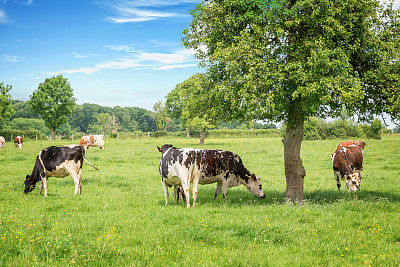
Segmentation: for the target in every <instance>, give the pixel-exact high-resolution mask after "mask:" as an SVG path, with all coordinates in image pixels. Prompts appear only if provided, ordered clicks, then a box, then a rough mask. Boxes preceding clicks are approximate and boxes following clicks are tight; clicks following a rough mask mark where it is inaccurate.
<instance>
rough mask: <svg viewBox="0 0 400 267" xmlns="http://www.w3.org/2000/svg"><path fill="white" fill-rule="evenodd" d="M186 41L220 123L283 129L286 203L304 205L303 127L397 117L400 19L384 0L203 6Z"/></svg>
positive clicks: (222, 0)
mask: <svg viewBox="0 0 400 267" xmlns="http://www.w3.org/2000/svg"><path fill="white" fill-rule="evenodd" d="M192 15H193V20H192V22H191V24H190V27H189V28H188V29H187V30H185V32H184V34H185V36H184V38H183V43H184V44H185V46H186V47H187V48H193V49H195V50H196V51H197V57H198V58H199V59H200V60H201V65H202V66H203V67H205V68H206V69H207V76H208V79H209V80H210V81H212V82H213V83H214V86H212V87H210V91H209V95H211V96H212V97H213V98H215V99H216V100H215V101H214V102H215V106H214V108H213V114H214V115H215V116H220V117H221V118H222V119H224V120H225V119H229V120H233V119H242V120H250V119H259V120H271V121H281V122H284V123H285V124H286V125H287V127H286V135H285V137H284V139H283V145H284V162H285V175H286V199H287V200H291V201H295V202H301V201H302V199H303V185H304V177H305V174H306V173H305V169H304V167H303V164H302V161H301V158H300V148H301V143H302V139H303V125H304V121H305V120H306V119H307V118H309V117H311V116H318V117H322V118H325V117H327V116H332V117H335V116H338V115H339V114H340V112H341V111H342V110H343V108H345V109H346V111H347V112H349V113H350V114H357V115H358V116H357V117H358V118H359V119H360V120H371V119H372V118H373V116H374V115H375V114H381V113H382V112H387V113H389V114H391V115H392V116H393V118H395V119H396V118H398V116H399V110H400V83H399V80H400V77H399V76H400V55H399V53H400V34H399V32H400V26H399V12H398V11H396V10H393V8H392V6H391V5H389V6H381V4H380V2H379V1H377V0H358V1H354V0H340V1H338V0H336V1H333V0H302V1H296V0H271V1H268V0H258V1H254V0H205V1H203V3H201V4H199V5H197V6H196V8H195V9H194V10H193V11H192Z"/></svg>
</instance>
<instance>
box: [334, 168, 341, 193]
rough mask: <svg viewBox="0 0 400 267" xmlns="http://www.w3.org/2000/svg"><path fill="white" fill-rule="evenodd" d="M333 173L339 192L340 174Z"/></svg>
mask: <svg viewBox="0 0 400 267" xmlns="http://www.w3.org/2000/svg"><path fill="white" fill-rule="evenodd" d="M334 175H335V179H336V185H337V188H338V191H339V192H340V174H339V173H338V172H334Z"/></svg>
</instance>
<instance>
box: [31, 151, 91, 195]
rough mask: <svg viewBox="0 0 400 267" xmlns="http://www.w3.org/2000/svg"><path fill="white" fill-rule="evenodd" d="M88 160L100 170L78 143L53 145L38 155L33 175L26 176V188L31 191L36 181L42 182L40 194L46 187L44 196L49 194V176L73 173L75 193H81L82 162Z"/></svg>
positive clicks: (62, 175)
mask: <svg viewBox="0 0 400 267" xmlns="http://www.w3.org/2000/svg"><path fill="white" fill-rule="evenodd" d="M83 160H85V161H86V163H88V164H89V165H90V166H92V167H93V168H95V169H96V170H98V168H97V167H96V166H94V165H93V164H91V163H90V162H89V161H87V160H86V158H85V150H84V149H83V147H81V146H78V145H70V146H58V147H57V146H51V147H48V148H45V149H43V150H42V151H40V152H39V154H38V155H37V157H36V162H35V166H34V167H33V171H32V174H31V175H27V176H26V180H25V190H24V193H25V194H27V193H29V192H31V191H32V190H33V189H34V188H35V185H36V183H38V182H42V183H41V184H40V191H39V194H41V193H42V189H43V187H44V196H45V197H46V196H47V179H48V178H49V177H52V176H53V177H65V176H67V175H71V176H72V178H73V179H74V182H75V195H76V194H78V193H79V194H80V193H81V187H82V163H83Z"/></svg>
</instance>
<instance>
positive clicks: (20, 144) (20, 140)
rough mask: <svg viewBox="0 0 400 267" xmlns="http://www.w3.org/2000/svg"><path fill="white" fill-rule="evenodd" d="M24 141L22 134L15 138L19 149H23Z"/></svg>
mask: <svg viewBox="0 0 400 267" xmlns="http://www.w3.org/2000/svg"><path fill="white" fill-rule="evenodd" d="M22 142H23V140H22V137H21V136H19V135H18V136H17V137H15V140H14V144H15V147H18V148H19V149H21V148H22Z"/></svg>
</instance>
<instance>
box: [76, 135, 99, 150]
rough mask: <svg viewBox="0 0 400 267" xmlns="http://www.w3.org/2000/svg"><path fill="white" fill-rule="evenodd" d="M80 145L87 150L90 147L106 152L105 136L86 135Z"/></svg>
mask: <svg viewBox="0 0 400 267" xmlns="http://www.w3.org/2000/svg"><path fill="white" fill-rule="evenodd" d="M79 145H80V146H82V147H83V148H84V149H85V150H86V149H89V147H90V146H98V147H100V148H101V149H103V150H104V135H86V136H83V137H82V138H81V141H80V142H79Z"/></svg>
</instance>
